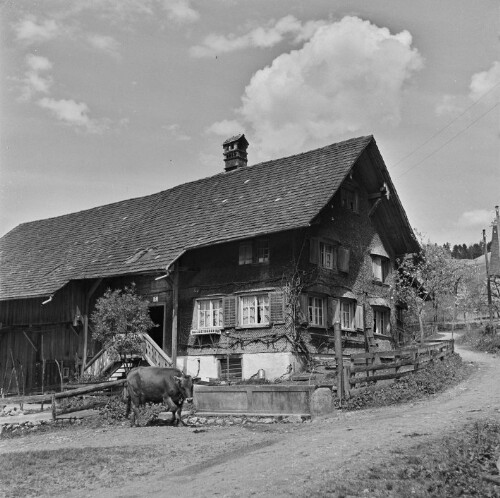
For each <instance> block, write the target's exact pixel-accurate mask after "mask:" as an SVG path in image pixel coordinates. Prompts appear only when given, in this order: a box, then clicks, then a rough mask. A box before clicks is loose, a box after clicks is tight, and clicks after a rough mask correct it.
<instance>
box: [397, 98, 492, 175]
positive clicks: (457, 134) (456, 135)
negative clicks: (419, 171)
mask: <svg viewBox="0 0 500 498" xmlns="http://www.w3.org/2000/svg"><path fill="white" fill-rule="evenodd" d="M498 105H499V102H497V103H496V104H495V105H494V106H493V107H490V108H489V109H488V110H487V111H486V112H483V114H481V115H480V116H479V117H478V118H477V119H475V120H474V121H472V123H469V124H468V125H467V126H466V127H465V128H464V129H463V130H460V131H459V132H458V133H456V134H455V135H453V136H452V137H451V138H450V139H449V140H447V141H446V142H445V143H444V144H442V145H441V146H440V147H438V148H437V149H435V150H433V151H432V152H431V153H430V154H428V155H427V156H425V157H424V158H423V159H421V160H420V161H419V162H418V163H416V164H414V165H413V166H411V167H410V168H408V169H407V170H405V171H403V172H402V173H400V174H399V175H396V178H399V177H400V176H403V175H405V174H406V173H408V171H411V170H412V169H414V168H416V167H417V166H419V165H420V164H422V163H423V162H424V161H425V160H427V159H429V157H431V156H433V155H434V154H436V152H439V151H440V150H441V149H442V148H443V147H445V146H446V145H448V144H449V143H450V142H451V141H453V140H455V138H457V137H458V136H459V135H461V134H462V133H463V132H464V131H466V130H468V129H469V128H470V127H471V126H472V125H473V124H475V123H477V122H478V121H479V120H480V119H481V118H483V117H484V116H486V115H487V114H489V113H490V112H491V111H492V110H493V109H495V108H496V107H498Z"/></svg>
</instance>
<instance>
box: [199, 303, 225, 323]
mask: <svg viewBox="0 0 500 498" xmlns="http://www.w3.org/2000/svg"><path fill="white" fill-rule="evenodd" d="M207 305H208V306H207ZM196 306H197V314H198V330H220V329H222V328H223V327H224V308H223V303H222V298H210V299H198V300H197V301H196ZM205 306H206V307H205ZM203 307H205V309H202V308H203ZM207 318H208V319H209V323H207Z"/></svg>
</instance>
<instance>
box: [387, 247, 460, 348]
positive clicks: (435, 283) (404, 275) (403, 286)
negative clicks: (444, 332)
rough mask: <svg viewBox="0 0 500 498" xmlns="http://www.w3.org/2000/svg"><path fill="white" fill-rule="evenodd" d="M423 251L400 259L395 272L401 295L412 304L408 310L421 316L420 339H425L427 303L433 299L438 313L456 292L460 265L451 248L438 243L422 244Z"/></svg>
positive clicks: (397, 288)
mask: <svg viewBox="0 0 500 498" xmlns="http://www.w3.org/2000/svg"><path fill="white" fill-rule="evenodd" d="M421 247H422V250H421V251H420V253H419V254H416V255H410V256H408V257H406V258H405V259H403V260H400V261H399V262H398V263H399V267H398V272H397V273H396V275H395V284H396V295H397V299H398V300H399V301H401V302H403V303H406V305H407V306H408V311H409V313H410V314H412V315H413V316H414V317H415V318H416V319H417V320H418V324H419V329H420V342H423V340H424V335H425V329H424V318H425V315H426V313H428V311H427V306H426V303H427V302H430V301H432V303H433V308H434V313H437V308H438V306H440V304H441V303H443V302H445V297H447V296H450V295H453V293H454V289H455V284H456V279H457V275H456V273H457V271H456V269H457V267H456V266H454V265H453V264H451V261H452V259H451V257H450V253H449V251H448V250H447V249H446V248H444V247H440V246H438V245H436V244H430V243H427V244H422V245H421Z"/></svg>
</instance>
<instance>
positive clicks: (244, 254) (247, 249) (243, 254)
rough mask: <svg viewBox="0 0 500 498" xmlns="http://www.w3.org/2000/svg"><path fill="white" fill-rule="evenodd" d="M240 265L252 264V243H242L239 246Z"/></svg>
mask: <svg viewBox="0 0 500 498" xmlns="http://www.w3.org/2000/svg"><path fill="white" fill-rule="evenodd" d="M239 263H240V265H250V264H252V242H242V243H241V244H240V258H239Z"/></svg>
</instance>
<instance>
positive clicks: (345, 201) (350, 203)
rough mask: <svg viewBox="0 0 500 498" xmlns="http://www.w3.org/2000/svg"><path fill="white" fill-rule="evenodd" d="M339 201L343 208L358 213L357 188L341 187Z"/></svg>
mask: <svg viewBox="0 0 500 498" xmlns="http://www.w3.org/2000/svg"><path fill="white" fill-rule="evenodd" d="M340 203H341V206H342V207H343V208H344V209H348V210H349V211H352V212H353V213H359V195H358V192H357V190H350V189H347V188H342V189H341V191H340Z"/></svg>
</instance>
